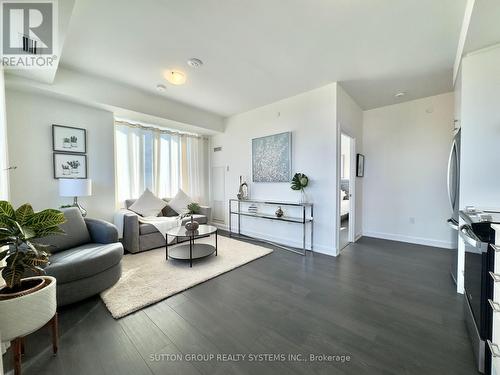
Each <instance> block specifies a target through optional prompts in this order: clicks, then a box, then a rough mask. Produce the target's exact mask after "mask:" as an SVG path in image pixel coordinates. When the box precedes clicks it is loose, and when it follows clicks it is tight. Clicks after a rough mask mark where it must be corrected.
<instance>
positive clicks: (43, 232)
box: [36, 227, 64, 238]
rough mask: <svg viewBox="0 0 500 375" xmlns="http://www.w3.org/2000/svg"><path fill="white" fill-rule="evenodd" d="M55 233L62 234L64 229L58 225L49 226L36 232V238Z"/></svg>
mask: <svg viewBox="0 0 500 375" xmlns="http://www.w3.org/2000/svg"><path fill="white" fill-rule="evenodd" d="M55 234H64V231H63V230H62V229H61V228H59V227H50V228H46V229H43V230H39V231H37V232H36V238H42V237H47V236H52V235H55Z"/></svg>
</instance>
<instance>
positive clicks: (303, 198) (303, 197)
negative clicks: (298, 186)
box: [300, 189, 307, 203]
mask: <svg viewBox="0 0 500 375" xmlns="http://www.w3.org/2000/svg"><path fill="white" fill-rule="evenodd" d="M300 203H307V194H306V191H305V190H304V189H302V190H301V191H300Z"/></svg>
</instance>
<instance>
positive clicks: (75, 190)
mask: <svg viewBox="0 0 500 375" xmlns="http://www.w3.org/2000/svg"><path fill="white" fill-rule="evenodd" d="M90 195H92V180H91V179H81V178H60V179H59V196H61V197H73V206H75V207H78V209H79V210H80V212H81V213H82V216H83V217H85V216H87V210H86V209H85V208H83V207H82V206H81V205H80V203H78V197H88V196H90Z"/></svg>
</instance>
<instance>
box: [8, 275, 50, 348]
mask: <svg viewBox="0 0 500 375" xmlns="http://www.w3.org/2000/svg"><path fill="white" fill-rule="evenodd" d="M40 277H43V278H44V279H47V280H49V281H50V283H49V284H48V285H46V286H44V287H43V288H42V289H39V290H37V291H35V292H33V293H30V294H26V295H24V296H21V297H16V298H12V299H8V300H3V301H0V332H2V341H4V342H5V341H11V340H12V339H15V338H17V337H23V336H26V335H29V334H30V333H32V332H35V331H36V330H38V329H40V328H42V327H43V326H44V325H45V324H47V323H48V321H49V320H50V319H52V317H53V316H54V314H55V313H56V309H57V300H56V279H55V278H54V277H52V276H37V277H29V278H27V279H33V278H40Z"/></svg>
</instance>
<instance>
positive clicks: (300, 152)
mask: <svg viewBox="0 0 500 375" xmlns="http://www.w3.org/2000/svg"><path fill="white" fill-rule="evenodd" d="M336 86H337V85H336V84H335V83H333V84H330V85H328V86H325V87H322V88H319V89H316V90H313V91H309V92H306V93H303V94H300V95H297V96H294V97H291V98H288V99H284V100H281V101H278V102H276V103H272V104H269V105H267V106H264V107H261V108H257V109H255V110H252V111H249V112H245V113H242V114H238V115H235V116H232V117H230V118H229V119H228V120H227V124H226V130H225V132H224V133H223V134H221V135H217V136H214V137H213V138H212V145H211V159H212V167H224V170H225V171H226V172H225V174H226V175H225V204H226V225H227V223H228V218H227V200H228V199H229V198H235V197H236V193H237V192H238V186H239V176H240V175H243V176H247V177H248V182H251V140H252V138H256V137H262V136H266V135H271V134H276V133H280V132H286V131H291V132H292V150H293V157H292V172H293V173H295V172H302V173H305V174H306V175H308V176H309V178H310V186H309V187H308V188H307V194H308V196H309V199H310V201H312V202H313V203H314V204H315V207H314V219H315V223H314V249H315V250H316V251H321V252H324V253H328V254H331V255H335V254H336V250H335V247H336V246H335V244H336V233H335V227H336V199H335V197H336V194H335V192H336V165H337V163H336V160H337V157H336V152H337V151H336V150H337V129H336V92H337V89H336ZM218 146H222V151H220V152H213V147H218ZM227 167H228V168H229V170H227ZM250 194H251V197H252V198H257V199H268V200H271V199H275V200H284V201H295V202H297V201H298V200H299V198H300V197H299V193H298V192H296V191H293V190H291V189H290V183H250ZM243 220H244V221H243V223H244V224H243V225H242V228H243V227H245V228H246V229H247V233H249V234H258V235H260V236H263V237H266V238H268V239H271V240H276V241H279V242H284V243H287V244H289V245H292V246H299V245H300V243H301V240H302V235H301V228H300V226H298V225H297V224H288V223H277V222H270V221H267V220H261V219H254V218H243Z"/></svg>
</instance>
